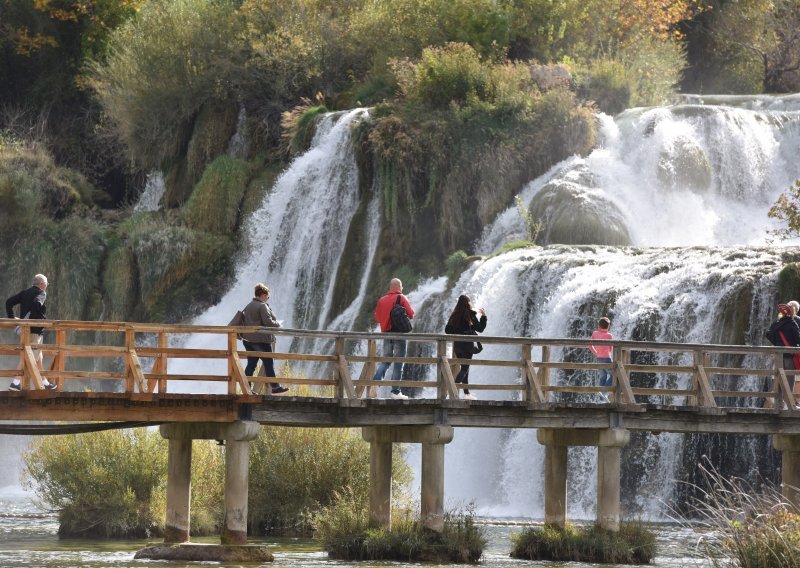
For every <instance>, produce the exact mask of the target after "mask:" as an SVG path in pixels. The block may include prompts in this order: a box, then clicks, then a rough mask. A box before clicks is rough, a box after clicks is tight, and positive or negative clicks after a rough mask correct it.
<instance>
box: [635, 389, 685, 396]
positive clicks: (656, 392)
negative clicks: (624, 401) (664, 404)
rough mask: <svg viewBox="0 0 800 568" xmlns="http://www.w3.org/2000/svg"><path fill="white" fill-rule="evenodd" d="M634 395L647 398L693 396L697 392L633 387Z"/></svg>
mask: <svg viewBox="0 0 800 568" xmlns="http://www.w3.org/2000/svg"><path fill="white" fill-rule="evenodd" d="M631 390H632V391H633V394H635V395H645V396H692V395H693V394H695V391H693V390H691V389H657V388H653V389H646V388H640V387H631Z"/></svg>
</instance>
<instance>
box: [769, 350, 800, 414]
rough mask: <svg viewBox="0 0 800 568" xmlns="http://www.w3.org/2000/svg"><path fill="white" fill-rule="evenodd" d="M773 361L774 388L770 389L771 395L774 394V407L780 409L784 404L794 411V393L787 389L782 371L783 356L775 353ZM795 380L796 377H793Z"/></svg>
mask: <svg viewBox="0 0 800 568" xmlns="http://www.w3.org/2000/svg"><path fill="white" fill-rule="evenodd" d="M773 360H774V362H775V374H776V380H775V386H774V387H773V388H772V391H773V393H775V398H774V399H773V404H774V407H775V408H778V409H782V408H783V403H786V406H788V407H789V409H790V410H794V409H795V402H794V393H792V389H791V388H790V387H789V378H788V377H787V376H786V371H784V370H783V354H782V353H775V355H774V356H773ZM795 380H797V377H795Z"/></svg>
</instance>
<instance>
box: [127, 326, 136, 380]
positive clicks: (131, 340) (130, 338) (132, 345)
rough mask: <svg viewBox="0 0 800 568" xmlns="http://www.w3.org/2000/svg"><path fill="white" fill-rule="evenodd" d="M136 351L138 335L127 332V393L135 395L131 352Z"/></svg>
mask: <svg viewBox="0 0 800 568" xmlns="http://www.w3.org/2000/svg"><path fill="white" fill-rule="evenodd" d="M134 349H136V333H135V332H133V331H131V330H127V331H125V392H126V393H128V394H133V370H132V361H131V357H130V353H131V351H133V350H134Z"/></svg>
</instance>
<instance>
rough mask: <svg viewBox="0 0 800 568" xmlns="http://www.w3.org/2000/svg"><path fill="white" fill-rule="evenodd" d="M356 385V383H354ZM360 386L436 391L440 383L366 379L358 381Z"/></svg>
mask: <svg viewBox="0 0 800 568" xmlns="http://www.w3.org/2000/svg"><path fill="white" fill-rule="evenodd" d="M353 382H354V383H356V381H353ZM357 382H358V384H360V385H362V386H365V387H384V386H390V387H411V388H417V387H419V388H431V389H435V388H436V387H438V386H439V383H438V381H412V380H406V381H387V380H380V381H373V380H372V379H365V380H363V381H362V380H359V381H357Z"/></svg>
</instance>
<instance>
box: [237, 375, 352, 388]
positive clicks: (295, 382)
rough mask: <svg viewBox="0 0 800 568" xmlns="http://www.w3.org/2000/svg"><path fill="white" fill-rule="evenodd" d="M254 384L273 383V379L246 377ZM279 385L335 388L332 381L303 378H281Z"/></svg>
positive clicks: (334, 383)
mask: <svg viewBox="0 0 800 568" xmlns="http://www.w3.org/2000/svg"><path fill="white" fill-rule="evenodd" d="M247 378H248V380H249V381H250V382H252V383H254V384H259V385H260V384H268V383H274V382H275V377H247ZM280 382H281V384H284V383H286V384H287V385H312V386H335V385H336V384H337V383H336V381H335V380H333V379H307V378H305V377H295V378H293V377H281V379H280Z"/></svg>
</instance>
